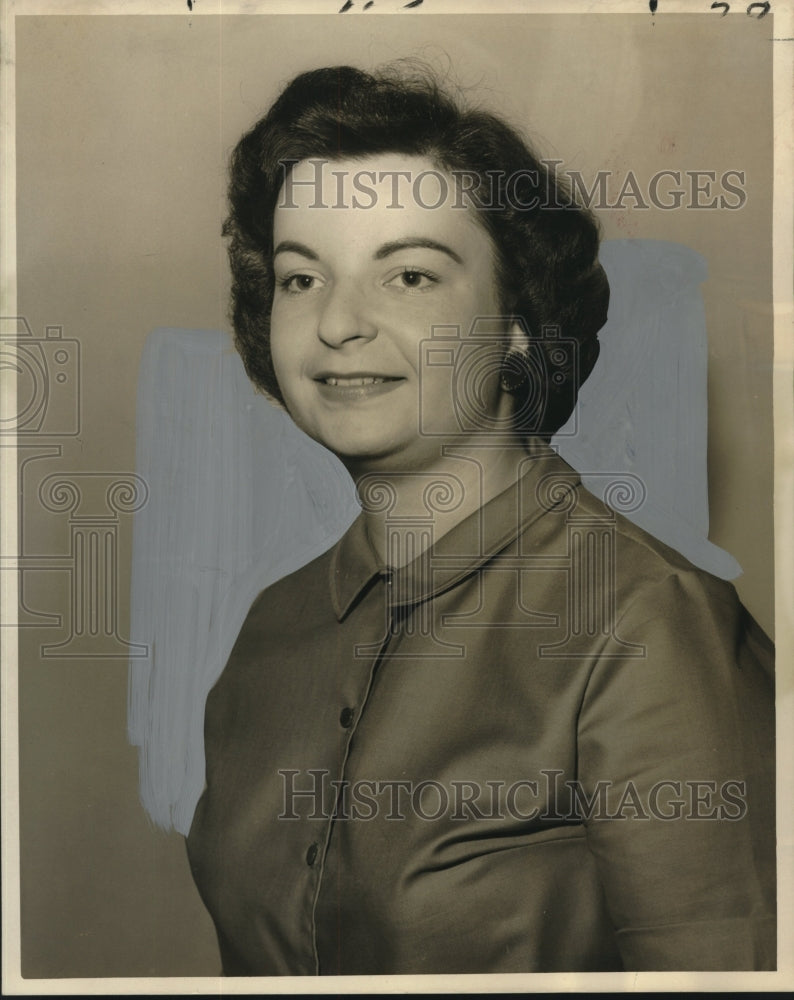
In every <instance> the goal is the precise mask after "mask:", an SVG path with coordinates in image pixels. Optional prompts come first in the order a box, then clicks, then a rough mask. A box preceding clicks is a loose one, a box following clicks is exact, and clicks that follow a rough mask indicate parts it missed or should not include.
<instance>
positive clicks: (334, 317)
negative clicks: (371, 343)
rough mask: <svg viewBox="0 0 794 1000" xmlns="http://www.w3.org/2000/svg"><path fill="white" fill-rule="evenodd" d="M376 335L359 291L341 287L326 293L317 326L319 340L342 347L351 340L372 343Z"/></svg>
mask: <svg viewBox="0 0 794 1000" xmlns="http://www.w3.org/2000/svg"><path fill="white" fill-rule="evenodd" d="M377 332H378V330H377V326H376V325H375V323H374V321H373V319H372V318H371V316H370V310H369V309H368V308H367V304H366V302H365V299H364V296H363V295H362V293H361V290H360V289H358V288H356V287H353V286H350V285H345V284H341V283H340V284H338V285H336V286H332V287H331V288H330V289H329V290H328V292H327V294H326V296H325V301H324V303H323V308H322V311H321V313H320V317H319V322H318V325H317V335H318V336H319V338H320V340H322V341H323V342H324V343H326V344H328V346H329V347H341V346H342V345H343V344H345V343H346V342H347V341H350V340H358V339H363V340H372V339H373V337H375V336H376V335H377Z"/></svg>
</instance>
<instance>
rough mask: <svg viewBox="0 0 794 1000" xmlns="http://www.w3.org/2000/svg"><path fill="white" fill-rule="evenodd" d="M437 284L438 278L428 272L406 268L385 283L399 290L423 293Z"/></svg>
mask: <svg viewBox="0 0 794 1000" xmlns="http://www.w3.org/2000/svg"><path fill="white" fill-rule="evenodd" d="M437 282H438V278H437V277H436V276H435V275H434V274H431V273H430V272H429V271H419V270H417V269H415V268H410V267H408V268H406V269H405V270H404V271H400V273H399V274H396V275H395V276H394V277H393V278H391V279H390V280H389V281H387V282H386V284H387V285H396V286H397V287H398V288H401V289H412V290H416V291H424V290H425V289H426V288H430V287H431V286H432V285H435V284H436V283H437Z"/></svg>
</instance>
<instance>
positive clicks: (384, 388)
mask: <svg viewBox="0 0 794 1000" xmlns="http://www.w3.org/2000/svg"><path fill="white" fill-rule="evenodd" d="M404 381H405V379H404V378H402V377H401V376H393V375H375V374H373V373H370V372H366V373H363V372H362V373H358V372H357V373H355V374H351V375H340V374H326V373H325V372H322V373H320V375H318V376H316V377H315V382H317V385H318V386H319V388H320V392H321V394H322V395H323V397H325V398H326V399H338V400H342V399H344V400H348V401H349V400H363V399H368V398H369V397H371V396H378V395H380V394H381V393H383V392H389V391H391V390H392V389H394V388H396V386H398V385H399V384H400V383H401V382H404Z"/></svg>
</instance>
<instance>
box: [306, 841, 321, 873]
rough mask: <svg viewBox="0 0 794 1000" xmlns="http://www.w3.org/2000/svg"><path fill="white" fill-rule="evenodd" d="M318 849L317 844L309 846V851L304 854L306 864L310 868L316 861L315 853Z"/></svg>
mask: <svg viewBox="0 0 794 1000" xmlns="http://www.w3.org/2000/svg"><path fill="white" fill-rule="evenodd" d="M318 850H319V848H318V847H317V844H309V850H308V851H307V852H306V864H307V865H308V866H309V868H311V866H312V865H313V864H314V862H315V861H316V860H317V851H318Z"/></svg>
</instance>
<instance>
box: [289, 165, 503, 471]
mask: <svg viewBox="0 0 794 1000" xmlns="http://www.w3.org/2000/svg"><path fill="white" fill-rule="evenodd" d="M428 171H429V173H426V172H428ZM399 172H401V173H399ZM440 176H441V175H440V173H439V171H437V170H436V169H435V168H434V166H433V164H432V162H430V161H429V160H426V159H424V158H422V157H412V156H400V155H397V154H384V155H379V156H372V157H367V158H363V159H361V160H342V161H335V162H323V163H321V162H320V161H303V162H301V163H299V164H297V165H296V166H295V168H294V169H293V171H292V174H291V176H290V178H289V179H288V181H287V183H286V184H285V186H284V188H282V191H281V195H280V197H279V203H278V207H277V209H276V213H275V220H274V247H275V257H274V266H275V276H276V288H275V294H274V299H273V311H272V317H271V351H272V355H273V362H274V366H275V371H276V377H277V379H278V383H279V386H280V388H281V391H282V393H283V396H284V401H285V403H286V406H287V409H288V411H289V413H290V415H291V416H292V418H293V419H294V420H295V422H296V423H297V424H298V426H299V427H301V428H302V429H303V430H304V431H305V432H306V433H307V434H309V435H310V436H311V437H312V438H314V439H315V440H317V441H319V442H320V443H321V444H323V445H325V446H326V447H327V448H329V449H330V450H331V451H333V452H335V453H336V454H337V455H338V456H339V457H340V458H341V459H342V460H343V461H345V462H346V464H348V465H349V466H351V467H356V468H358V469H363V468H368V467H371V468H378V469H385V468H389V469H418V468H421V467H426V466H428V465H430V466H432V464H433V463H434V462H435V461H437V459H438V456H439V454H440V451H441V445H442V444H446V443H449V442H451V441H452V442H456V443H460V442H465V440H467V439H468V438H470V437H472V436H473V435H475V434H476V433H478V432H480V431H481V430H482V427H483V424H484V423H485V424H486V425H487V423H488V420H498V421H500V422H502V424H501V425H502V426H503V425H504V423H509V415H510V411H511V408H512V400H511V398H510V397H508V396H507V395H506V394H505V393H503V391H502V390H501V388H500V383H499V371H498V369H499V363H498V361H499V358H500V357H501V356H502V355H503V353H504V349H505V346H506V337H507V324H506V322H505V321H503V320H501V319H494V317H498V314H499V311H500V310H499V301H498V292H497V285H496V280H495V270H494V260H493V247H492V244H491V240H490V238H489V236H488V235H487V233H486V232H485V231H484V230H483V228H482V227H481V225H480V224H479V222H478V221H477V217H476V215H475V212H474V210H473V209H471V208H468V207H464V206H462V205H461V203H460V198H459V195H458V193H457V191H456V189H455V186H454V183H453V181H452V179H451V178H450V177H449V176H448V175H443V177H444V178H445V181H441V180H439V177H440ZM444 187H446V196H444ZM354 206H357V207H354ZM478 317H486V318H487V317H490V318H491V321H490V323H488V322H486V323H485V324H481V326H484V327H485V328H487V330H488V331H490V339H489V337H488V336H486V337H485V338H483V336H482V334H481V332H478V334H477V341H478V343H479V348H477V349H478V350H479V352H480V354H479V358H480V361H478V362H477V363H476V364H475V365H474V367H473V369H472V366H471V365H469V366H468V367H469V370H468V373H467V374H465V375H464V377H463V378H461V377H460V376H461V362H463V361H465V358H466V357H467V356H468V357H469V358H472V357H474V355H472V354H471V352H472V351H474V350H476V349H475V348H474V347H472V346H470V345H467V344H466V339H467V338H468V337H469V335H470V332H471V331H472V327H473V326H474V323H475V320H477V318H478ZM439 326H443V327H446V328H447V329H446V330H445V331H443V332H444V334H445V336H446V337H450V338H452V339H448V340H446V341H444V340H442V341H441V342H440V343H438V344H434V345H432V348H433V349H432V350H428V345H426V344H425V343H424V342H426V341H427V340H428V339H429V338H430V337H431V333H432V332H433V328H434V327H439ZM438 332H439V331H437V333H438ZM461 342H463V345H464V346H463V348H462V350H463V354H461V353H460V351H461V348H460V343H461ZM483 344H484V346H483ZM497 355H498V356H497ZM475 360H476V359H475ZM428 362H429V363H428ZM478 373H479V374H478ZM462 392H463V393H464V394H465V393H466V392H469V393H472V392H473V393H474V394H475V395H476V396H477V398H476V399H462V398H461V393H462ZM478 414H479V415H480V416H481V417H482V418H483V419H478ZM472 415H474V416H472Z"/></svg>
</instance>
